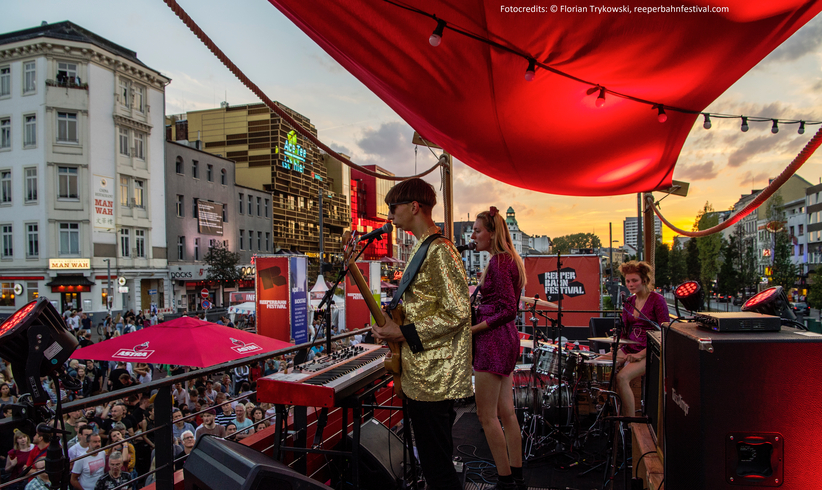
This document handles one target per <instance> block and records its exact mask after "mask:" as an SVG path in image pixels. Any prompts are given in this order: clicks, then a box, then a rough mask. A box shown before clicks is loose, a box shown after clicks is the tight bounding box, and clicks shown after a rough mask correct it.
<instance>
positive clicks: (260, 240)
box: [257, 231, 263, 252]
mask: <svg viewBox="0 0 822 490" xmlns="http://www.w3.org/2000/svg"><path fill="white" fill-rule="evenodd" d="M262 249H263V232H261V231H258V232H257V251H258V252H259V251H262Z"/></svg>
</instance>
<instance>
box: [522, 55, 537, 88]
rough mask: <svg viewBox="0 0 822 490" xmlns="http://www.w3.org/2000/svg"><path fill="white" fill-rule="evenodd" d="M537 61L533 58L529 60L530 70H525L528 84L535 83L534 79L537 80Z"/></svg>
mask: <svg viewBox="0 0 822 490" xmlns="http://www.w3.org/2000/svg"><path fill="white" fill-rule="evenodd" d="M536 71H537V60H535V59H533V58H529V59H528V69H527V70H525V81H526V82H533V81H534V78H536V76H537V74H536Z"/></svg>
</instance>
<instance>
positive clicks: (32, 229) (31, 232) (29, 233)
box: [26, 223, 40, 258]
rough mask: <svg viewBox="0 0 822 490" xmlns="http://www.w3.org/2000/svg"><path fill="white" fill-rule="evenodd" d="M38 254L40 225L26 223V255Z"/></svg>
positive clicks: (33, 255)
mask: <svg viewBox="0 0 822 490" xmlns="http://www.w3.org/2000/svg"><path fill="white" fill-rule="evenodd" d="M39 255H40V226H39V225H38V224H37V223H28V224H26V257H30V258H31V257H38V256H39Z"/></svg>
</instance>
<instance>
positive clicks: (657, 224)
mask: <svg viewBox="0 0 822 490" xmlns="http://www.w3.org/2000/svg"><path fill="white" fill-rule="evenodd" d="M637 223H639V218H637V217H636V216H629V217H627V218H625V220H624V221H623V222H622V233H623V238H622V241H623V244H624V245H628V246H629V247H631V248H633V249H634V250H636V249H637V245H638V244H637V233H638V231H639V227H638V226H637ZM654 235H656V236H662V220H660V219H659V216H657V215H654Z"/></svg>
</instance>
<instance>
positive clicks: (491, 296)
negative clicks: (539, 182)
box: [471, 206, 526, 490]
mask: <svg viewBox="0 0 822 490" xmlns="http://www.w3.org/2000/svg"><path fill="white" fill-rule="evenodd" d="M471 240H473V241H474V243H476V245H477V251H478V252H489V253H490V254H491V259H490V260H489V261H488V265H487V266H486V268H485V270H484V271H483V273H482V277H481V278H480V284H479V294H480V295H481V296H480V297H479V302H478V303H479V306H478V307H477V315H476V321H477V322H478V323H477V324H476V325H472V326H471V333H472V334H473V340H474V379H475V399H476V403H477V417H478V418H479V420H480V423H481V424H482V429H483V432H485V438H486V440H487V441H488V447H489V448H490V449H491V456H492V457H493V458H494V465H495V466H496V468H497V475H498V478H497V486H496V488H499V489H506V490H507V489H512V490H513V489H515V488H518V487H519V488H523V489H524V488H526V485H525V482H524V481H523V477H522V436H521V434H520V428H519V423H518V422H517V415H516V412H515V411H514V398H513V388H512V384H511V373H512V372H513V371H514V368H515V367H516V364H517V357H518V356H519V335H518V331H517V327H516V324H515V323H516V318H517V309H518V304H519V296H520V292H521V291H522V289H523V288H524V287H525V266H524V265H523V263H522V259H521V258H520V256H519V254H518V253H517V251H516V249H515V248H514V244H513V242H512V240H511V234H510V233H509V231H508V226H507V225H506V224H505V218H504V217H503V216H502V215H501V214H500V212H499V210H498V209H497V208H496V207H494V206H491V209H490V210H489V211H483V212H481V213H479V214H478V215H477V219H476V221H475V222H474V230H473V233H472V234H471ZM500 421H502V425H500ZM503 427H505V432H503V430H502V428H503Z"/></svg>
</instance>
